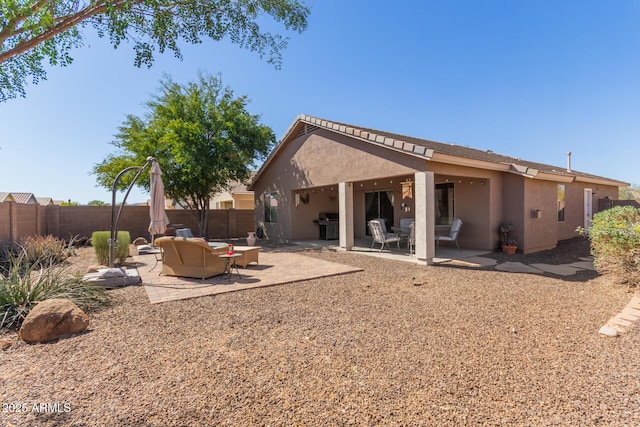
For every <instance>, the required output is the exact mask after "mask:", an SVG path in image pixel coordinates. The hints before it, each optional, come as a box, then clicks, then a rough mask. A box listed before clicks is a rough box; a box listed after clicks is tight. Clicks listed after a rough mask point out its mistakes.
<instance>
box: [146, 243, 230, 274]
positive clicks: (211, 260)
mask: <svg viewBox="0 0 640 427" xmlns="http://www.w3.org/2000/svg"><path fill="white" fill-rule="evenodd" d="M155 244H156V245H157V246H159V247H160V248H162V271H161V272H160V274H166V275H169V276H182V277H194V278H198V279H206V278H207V277H211V276H216V275H218V274H222V273H224V259H222V258H219V257H218V255H223V254H224V253H226V252H227V246H226V245H224V246H220V247H211V246H210V245H209V244H208V243H207V242H206V241H205V240H203V239H199V238H185V237H159V238H157V239H155Z"/></svg>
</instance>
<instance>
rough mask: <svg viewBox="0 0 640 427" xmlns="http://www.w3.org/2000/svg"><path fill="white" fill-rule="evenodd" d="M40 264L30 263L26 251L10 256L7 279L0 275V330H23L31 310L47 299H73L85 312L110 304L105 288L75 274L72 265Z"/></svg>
mask: <svg viewBox="0 0 640 427" xmlns="http://www.w3.org/2000/svg"><path fill="white" fill-rule="evenodd" d="M38 265H42V262H35V263H34V262H31V261H29V260H27V257H26V255H25V253H24V252H23V253H20V254H18V255H17V256H16V255H10V267H9V268H8V270H7V272H6V276H2V275H0V329H5V328H19V327H20V325H21V324H22V321H23V320H24V318H25V317H26V316H27V314H29V312H30V311H31V309H32V308H33V307H34V306H35V305H36V304H37V303H38V302H40V301H44V300H46V299H51V298H65V299H69V300H71V301H73V302H74V303H76V304H77V305H78V306H80V307H82V308H84V309H93V308H96V307H98V306H101V305H105V304H107V303H108V302H109V295H108V294H107V293H106V292H105V290H104V289H103V288H101V287H100V286H97V285H95V284H92V283H88V282H84V281H83V280H82V277H80V276H78V275H73V274H71V273H70V271H69V267H68V266H65V265H60V266H53V265H49V266H48V267H46V268H41V269H38V268H37V266H38Z"/></svg>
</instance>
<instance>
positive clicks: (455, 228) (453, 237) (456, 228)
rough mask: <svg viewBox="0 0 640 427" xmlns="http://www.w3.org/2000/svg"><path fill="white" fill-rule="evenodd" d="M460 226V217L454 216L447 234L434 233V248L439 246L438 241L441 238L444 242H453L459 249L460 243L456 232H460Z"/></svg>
mask: <svg viewBox="0 0 640 427" xmlns="http://www.w3.org/2000/svg"><path fill="white" fill-rule="evenodd" d="M461 228H462V220H461V219H460V218H454V219H453V224H451V231H449V234H448V235H441V234H436V248H437V247H438V246H439V244H440V241H441V240H443V241H445V242H454V243H455V244H456V247H457V248H458V249H460V245H458V233H460V229H461Z"/></svg>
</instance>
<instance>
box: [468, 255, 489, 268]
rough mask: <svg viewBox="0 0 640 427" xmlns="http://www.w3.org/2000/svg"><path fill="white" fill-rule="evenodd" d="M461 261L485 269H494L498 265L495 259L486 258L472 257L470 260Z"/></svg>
mask: <svg viewBox="0 0 640 427" xmlns="http://www.w3.org/2000/svg"><path fill="white" fill-rule="evenodd" d="M460 261H462V262H464V263H467V264H474V265H480V266H483V267H492V266H494V265H496V264H497V263H498V261H496V260H495V259H492V258H485V257H481V256H470V257H468V258H463V259H461V260H460Z"/></svg>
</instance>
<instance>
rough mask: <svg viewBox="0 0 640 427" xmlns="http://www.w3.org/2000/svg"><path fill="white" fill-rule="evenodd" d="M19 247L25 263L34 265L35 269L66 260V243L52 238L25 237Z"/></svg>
mask: <svg viewBox="0 0 640 427" xmlns="http://www.w3.org/2000/svg"><path fill="white" fill-rule="evenodd" d="M19 246H20V247H21V249H22V251H23V252H24V254H25V256H26V260H27V262H28V263H29V264H35V265H36V266H37V267H46V266H48V265H51V264H58V263H60V262H62V261H64V260H65V259H66V258H67V252H66V251H65V247H66V242H64V241H62V240H59V239H56V238H55V237H53V236H46V237H42V236H36V237H27V239H26V240H24V241H22V242H21V243H20V244H19Z"/></svg>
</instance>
